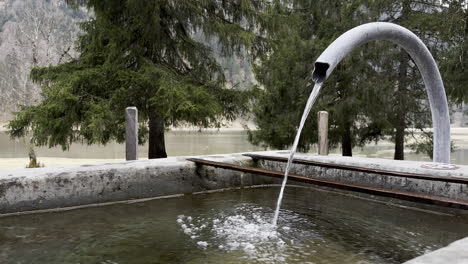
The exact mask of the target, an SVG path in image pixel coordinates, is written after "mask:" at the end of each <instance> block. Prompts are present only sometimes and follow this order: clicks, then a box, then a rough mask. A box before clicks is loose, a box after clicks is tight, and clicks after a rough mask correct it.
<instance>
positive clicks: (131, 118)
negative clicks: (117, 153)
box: [125, 106, 138, 160]
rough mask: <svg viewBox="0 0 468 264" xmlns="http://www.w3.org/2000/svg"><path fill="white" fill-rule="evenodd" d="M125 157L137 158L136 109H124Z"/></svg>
mask: <svg viewBox="0 0 468 264" xmlns="http://www.w3.org/2000/svg"><path fill="white" fill-rule="evenodd" d="M125 159H126V160H137V159H138V109H137V108H136V107H134V106H133V107H127V108H126V109H125Z"/></svg>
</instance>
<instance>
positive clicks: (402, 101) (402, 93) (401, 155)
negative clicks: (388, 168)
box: [394, 50, 408, 160]
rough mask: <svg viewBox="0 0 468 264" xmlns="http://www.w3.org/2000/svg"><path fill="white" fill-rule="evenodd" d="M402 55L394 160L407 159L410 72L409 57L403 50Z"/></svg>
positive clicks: (399, 68) (399, 69)
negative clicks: (406, 129)
mask: <svg viewBox="0 0 468 264" xmlns="http://www.w3.org/2000/svg"><path fill="white" fill-rule="evenodd" d="M401 52H402V54H401V55H400V66H399V67H398V90H397V103H396V112H397V113H396V120H395V121H396V123H395V154H394V159H396V160H404V159H405V152H404V151H405V128H406V123H405V119H406V96H407V92H406V86H407V85H408V82H407V81H406V78H407V72H408V55H406V53H405V52H404V51H403V50H402V51H401Z"/></svg>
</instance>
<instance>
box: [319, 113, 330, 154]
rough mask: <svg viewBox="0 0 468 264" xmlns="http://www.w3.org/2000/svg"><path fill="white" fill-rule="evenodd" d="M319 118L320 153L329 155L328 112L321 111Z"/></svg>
mask: <svg viewBox="0 0 468 264" xmlns="http://www.w3.org/2000/svg"><path fill="white" fill-rule="evenodd" d="M317 118H318V122H317V123H318V154H319V155H325V156H326V155H328V112H326V111H320V112H318V113H317Z"/></svg>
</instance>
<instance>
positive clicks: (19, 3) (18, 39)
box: [0, 0, 254, 122]
mask: <svg viewBox="0 0 468 264" xmlns="http://www.w3.org/2000/svg"><path fill="white" fill-rule="evenodd" d="M90 13H91V12H89V11H88V10H86V8H84V7H82V8H79V9H72V8H70V7H69V6H67V4H66V3H65V1H64V0H47V1H46V0H0V94H1V96H0V122H6V121H8V120H10V119H11V118H12V112H14V111H17V110H18V106H17V105H18V104H25V105H31V104H34V103H35V102H38V100H40V92H41V90H40V87H39V86H38V85H36V84H34V83H32V81H31V80H30V78H29V73H30V69H31V68H32V67H37V66H49V65H57V64H60V63H63V62H66V61H69V60H71V59H73V58H75V57H76V56H77V52H76V47H75V40H76V37H77V36H78V35H79V34H80V28H79V22H81V21H85V20H87V19H89V18H90ZM200 39H202V37H200ZM206 42H207V43H208V44H209V45H210V46H211V47H212V49H213V51H214V52H215V53H217V55H216V59H217V61H218V62H219V63H220V65H221V66H222V67H223V68H224V69H225V71H224V73H225V75H226V78H227V80H228V83H227V85H228V86H229V87H235V88H237V89H245V88H247V87H249V86H250V85H251V84H252V80H253V79H254V77H253V73H252V69H251V66H250V63H249V61H248V59H247V56H246V58H242V57H228V58H226V57H222V56H221V55H220V54H221V48H220V47H219V45H218V43H217V41H216V40H214V39H213V40H208V41H206Z"/></svg>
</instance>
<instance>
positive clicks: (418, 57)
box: [312, 22, 450, 163]
mask: <svg viewBox="0 0 468 264" xmlns="http://www.w3.org/2000/svg"><path fill="white" fill-rule="evenodd" d="M371 40H388V41H391V42H393V43H396V44H398V45H399V46H401V47H402V48H403V49H405V50H406V52H408V53H409V55H410V56H411V58H412V59H413V60H414V62H415V63H416V66H417V67H418V69H419V71H420V72H421V75H422V78H423V81H424V84H425V86H426V90H427V94H428V96H429V104H430V107H431V112H432V123H433V127H434V150H433V151H434V156H433V158H434V162H443V163H449V162H450V117H449V110H448V105H447V97H446V95H445V89H444V84H443V83H442V78H441V77H440V73H439V69H438V67H437V64H436V62H435V61H434V58H433V57H432V55H431V53H430V52H429V50H428V49H427V47H426V46H425V45H424V43H423V42H422V41H421V39H419V38H418V37H417V36H416V35H415V34H414V33H412V32H411V31H409V30H408V29H406V28H404V27H401V26H398V25H396V24H392V23H385V22H374V23H368V24H364V25H361V26H358V27H355V28H353V29H351V30H349V31H347V32H345V33H344V34H343V35H341V36H340V37H339V38H337V39H336V40H335V41H334V42H333V43H332V44H330V46H328V48H327V49H326V50H325V51H324V52H323V53H322V54H321V55H320V57H319V58H318V59H317V61H316V62H315V69H314V72H313V74H312V78H313V80H314V81H315V82H324V81H325V80H326V79H327V78H328V76H330V74H331V73H332V71H333V69H335V67H336V65H337V64H338V63H340V61H341V60H342V59H343V58H344V57H346V56H347V55H348V54H349V53H350V52H351V51H352V50H353V49H354V48H356V47H358V46H360V45H362V44H364V43H366V42H369V41H371Z"/></svg>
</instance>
